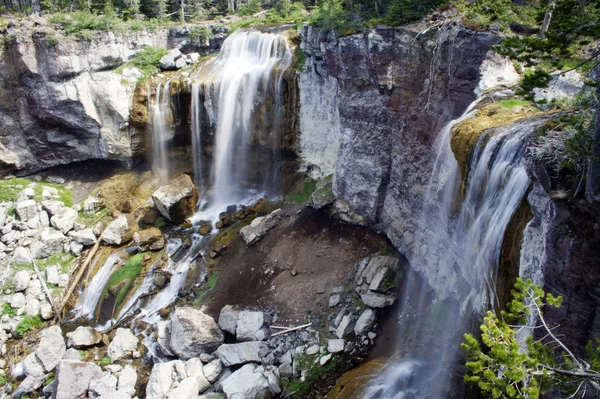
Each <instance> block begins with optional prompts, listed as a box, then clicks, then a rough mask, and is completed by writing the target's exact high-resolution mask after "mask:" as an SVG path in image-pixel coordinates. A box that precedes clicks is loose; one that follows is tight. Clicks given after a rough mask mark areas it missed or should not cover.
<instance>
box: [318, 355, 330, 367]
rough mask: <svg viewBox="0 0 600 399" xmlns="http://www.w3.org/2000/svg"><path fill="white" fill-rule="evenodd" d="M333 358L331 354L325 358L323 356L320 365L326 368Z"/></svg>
mask: <svg viewBox="0 0 600 399" xmlns="http://www.w3.org/2000/svg"><path fill="white" fill-rule="evenodd" d="M332 356H333V355H332V354H331V353H330V354H328V355H325V356H321V358H320V359H319V364H320V365H321V366H325V365H326V364H327V363H328V362H329V361H330V360H331V357H332Z"/></svg>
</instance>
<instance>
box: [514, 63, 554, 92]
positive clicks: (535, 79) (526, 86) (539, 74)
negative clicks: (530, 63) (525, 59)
mask: <svg viewBox="0 0 600 399" xmlns="http://www.w3.org/2000/svg"><path fill="white" fill-rule="evenodd" d="M551 80H552V76H550V74H549V73H548V72H546V71H544V70H541V69H536V70H535V71H533V72H532V71H528V72H525V76H523V79H521V84H520V86H521V88H520V89H519V90H518V91H517V94H519V95H523V96H525V98H526V99H528V100H533V89H535V88H536V87H540V88H544V87H548V84H549V83H550V81H551Z"/></svg>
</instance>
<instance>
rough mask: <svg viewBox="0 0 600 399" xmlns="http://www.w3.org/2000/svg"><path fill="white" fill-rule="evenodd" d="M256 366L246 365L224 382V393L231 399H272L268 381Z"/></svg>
mask: <svg viewBox="0 0 600 399" xmlns="http://www.w3.org/2000/svg"><path fill="white" fill-rule="evenodd" d="M257 369H258V367H257V366H256V365H255V364H246V365H245V366H243V367H242V368H240V369H239V370H237V371H236V372H234V373H233V374H231V375H230V376H229V377H227V378H226V379H225V380H224V381H223V382H222V384H221V385H222V388H223V392H225V394H226V395H227V397H228V398H231V399H255V398H262V399H267V398H272V397H273V395H274V393H273V391H272V390H271V388H270V385H269V381H268V379H267V378H266V377H265V376H264V375H263V374H262V373H261V372H260V371H259V370H257Z"/></svg>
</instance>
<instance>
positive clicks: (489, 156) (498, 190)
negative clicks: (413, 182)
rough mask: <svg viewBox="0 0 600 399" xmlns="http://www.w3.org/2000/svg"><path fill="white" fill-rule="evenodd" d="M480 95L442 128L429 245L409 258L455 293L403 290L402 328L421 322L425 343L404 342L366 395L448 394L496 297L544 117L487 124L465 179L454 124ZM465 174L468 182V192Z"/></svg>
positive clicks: (424, 234)
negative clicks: (507, 239)
mask: <svg viewBox="0 0 600 399" xmlns="http://www.w3.org/2000/svg"><path fill="white" fill-rule="evenodd" d="M478 101H479V100H478ZM478 101H476V102H475V103H474V104H473V105H472V106H471V107H469V109H468V110H467V112H466V113H465V115H463V116H462V117H461V118H459V119H457V120H455V121H453V122H451V123H449V124H448V125H447V126H446V127H445V128H444V129H443V130H442V132H441V135H440V138H439V145H438V151H437V155H436V158H435V162H434V167H433V169H432V173H431V176H430V183H429V188H428V191H427V193H426V195H425V199H424V204H425V205H424V208H423V220H424V221H425V223H424V226H425V228H424V231H420V232H418V233H417V234H416V237H417V240H416V241H417V242H422V243H424V244H423V245H425V243H426V247H425V250H423V247H421V248H420V250H419V253H418V254H417V256H415V259H413V260H412V261H411V262H413V263H415V264H416V263H419V268H420V269H424V268H429V269H430V270H434V271H435V272H436V273H438V278H439V279H447V280H448V287H449V288H448V292H449V293H450V294H449V295H448V297H446V298H443V297H442V298H440V297H438V298H437V300H435V301H433V303H432V302H431V300H429V299H428V296H430V295H431V292H430V291H429V290H428V287H429V286H428V284H427V282H426V281H423V282H421V284H422V285H421V287H420V288H419V290H418V294H417V295H418V297H417V298H415V297H414V296H413V297H410V295H408V294H407V295H405V297H404V298H403V302H402V304H401V314H400V316H399V320H400V323H401V328H400V335H401V337H408V336H410V334H411V331H410V329H411V328H413V327H415V325H416V326H418V328H417V330H418V333H419V334H420V338H419V340H420V342H419V343H418V344H417V345H414V346H410V345H408V346H409V348H408V349H407V348H401V351H402V356H404V359H403V360H401V361H398V362H395V363H392V364H391V365H390V366H388V367H387V369H386V370H385V371H384V372H383V373H382V374H381V375H380V376H378V377H377V378H376V379H375V380H374V381H372V382H371V384H370V386H368V387H367V389H366V391H365V395H364V397H365V398H382V399H383V398H390V399H391V398H404V397H411V398H412V397H414V398H426V397H427V398H430V397H444V392H446V388H447V385H446V384H447V383H448V378H450V377H451V374H452V373H451V372H452V365H453V364H454V362H457V358H458V356H457V355H458V350H459V349H460V342H461V340H462V335H463V334H464V333H465V332H467V331H469V329H470V328H471V327H472V323H473V322H474V321H476V320H477V315H481V314H483V313H484V311H485V310H486V309H488V308H489V307H490V306H494V305H495V304H496V298H495V294H496V293H495V282H496V277H497V267H498V262H499V259H500V254H501V248H502V242H503V239H504V234H505V231H506V228H507V226H508V224H509V222H510V220H511V218H512V216H513V214H514V212H515V211H516V209H517V207H518V206H519V204H520V203H521V201H522V199H523V197H524V196H525V193H526V192H527V190H528V188H529V186H530V180H529V178H528V176H527V174H526V172H525V167H524V152H525V147H526V144H527V139H528V137H529V136H530V135H531V134H532V132H534V131H535V130H536V129H537V128H538V127H539V122H533V123H529V124H526V123H525V124H519V123H517V124H514V125H511V126H509V127H503V128H496V129H488V130H486V131H484V133H483V134H481V136H480V137H479V138H478V141H477V144H476V146H475V148H474V151H473V154H472V158H471V161H470V163H469V165H468V168H467V171H466V173H467V176H466V180H465V177H462V180H461V174H460V168H459V165H458V163H457V161H456V159H455V157H454V154H453V152H452V149H451V147H450V141H451V135H452V128H453V127H454V126H455V125H457V124H458V123H460V122H462V121H464V120H465V119H468V118H470V117H472V116H473V114H474V112H472V111H471V109H472V108H473V107H474V106H475V105H476V104H477V103H478ZM461 181H464V182H465V185H464V191H463V188H462V186H461ZM457 203H458V205H457ZM417 280H418V279H417V278H416V277H415V275H414V273H411V274H409V276H407V278H406V279H405V285H406V287H405V292H407V293H408V292H409V291H410V286H411V285H414V284H415V283H416V281H417ZM419 322H420V323H421V324H418V323H419ZM413 323H417V324H413ZM412 333H414V331H412ZM415 359H417V360H415ZM407 374H408V375H407Z"/></svg>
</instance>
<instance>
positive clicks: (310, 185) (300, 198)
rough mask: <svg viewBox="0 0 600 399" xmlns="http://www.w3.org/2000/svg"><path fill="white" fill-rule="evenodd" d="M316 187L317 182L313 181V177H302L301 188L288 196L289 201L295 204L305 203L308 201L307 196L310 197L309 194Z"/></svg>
mask: <svg viewBox="0 0 600 399" xmlns="http://www.w3.org/2000/svg"><path fill="white" fill-rule="evenodd" d="M316 187H317V182H316V181H314V180H313V179H311V178H309V177H307V178H306V179H304V185H303V186H302V189H301V190H300V191H299V192H297V193H296V194H294V195H292V196H291V197H290V198H289V201H290V202H293V203H295V204H304V203H306V201H308V198H309V197H310V195H311V194H312V193H313V191H315V188H316Z"/></svg>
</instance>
